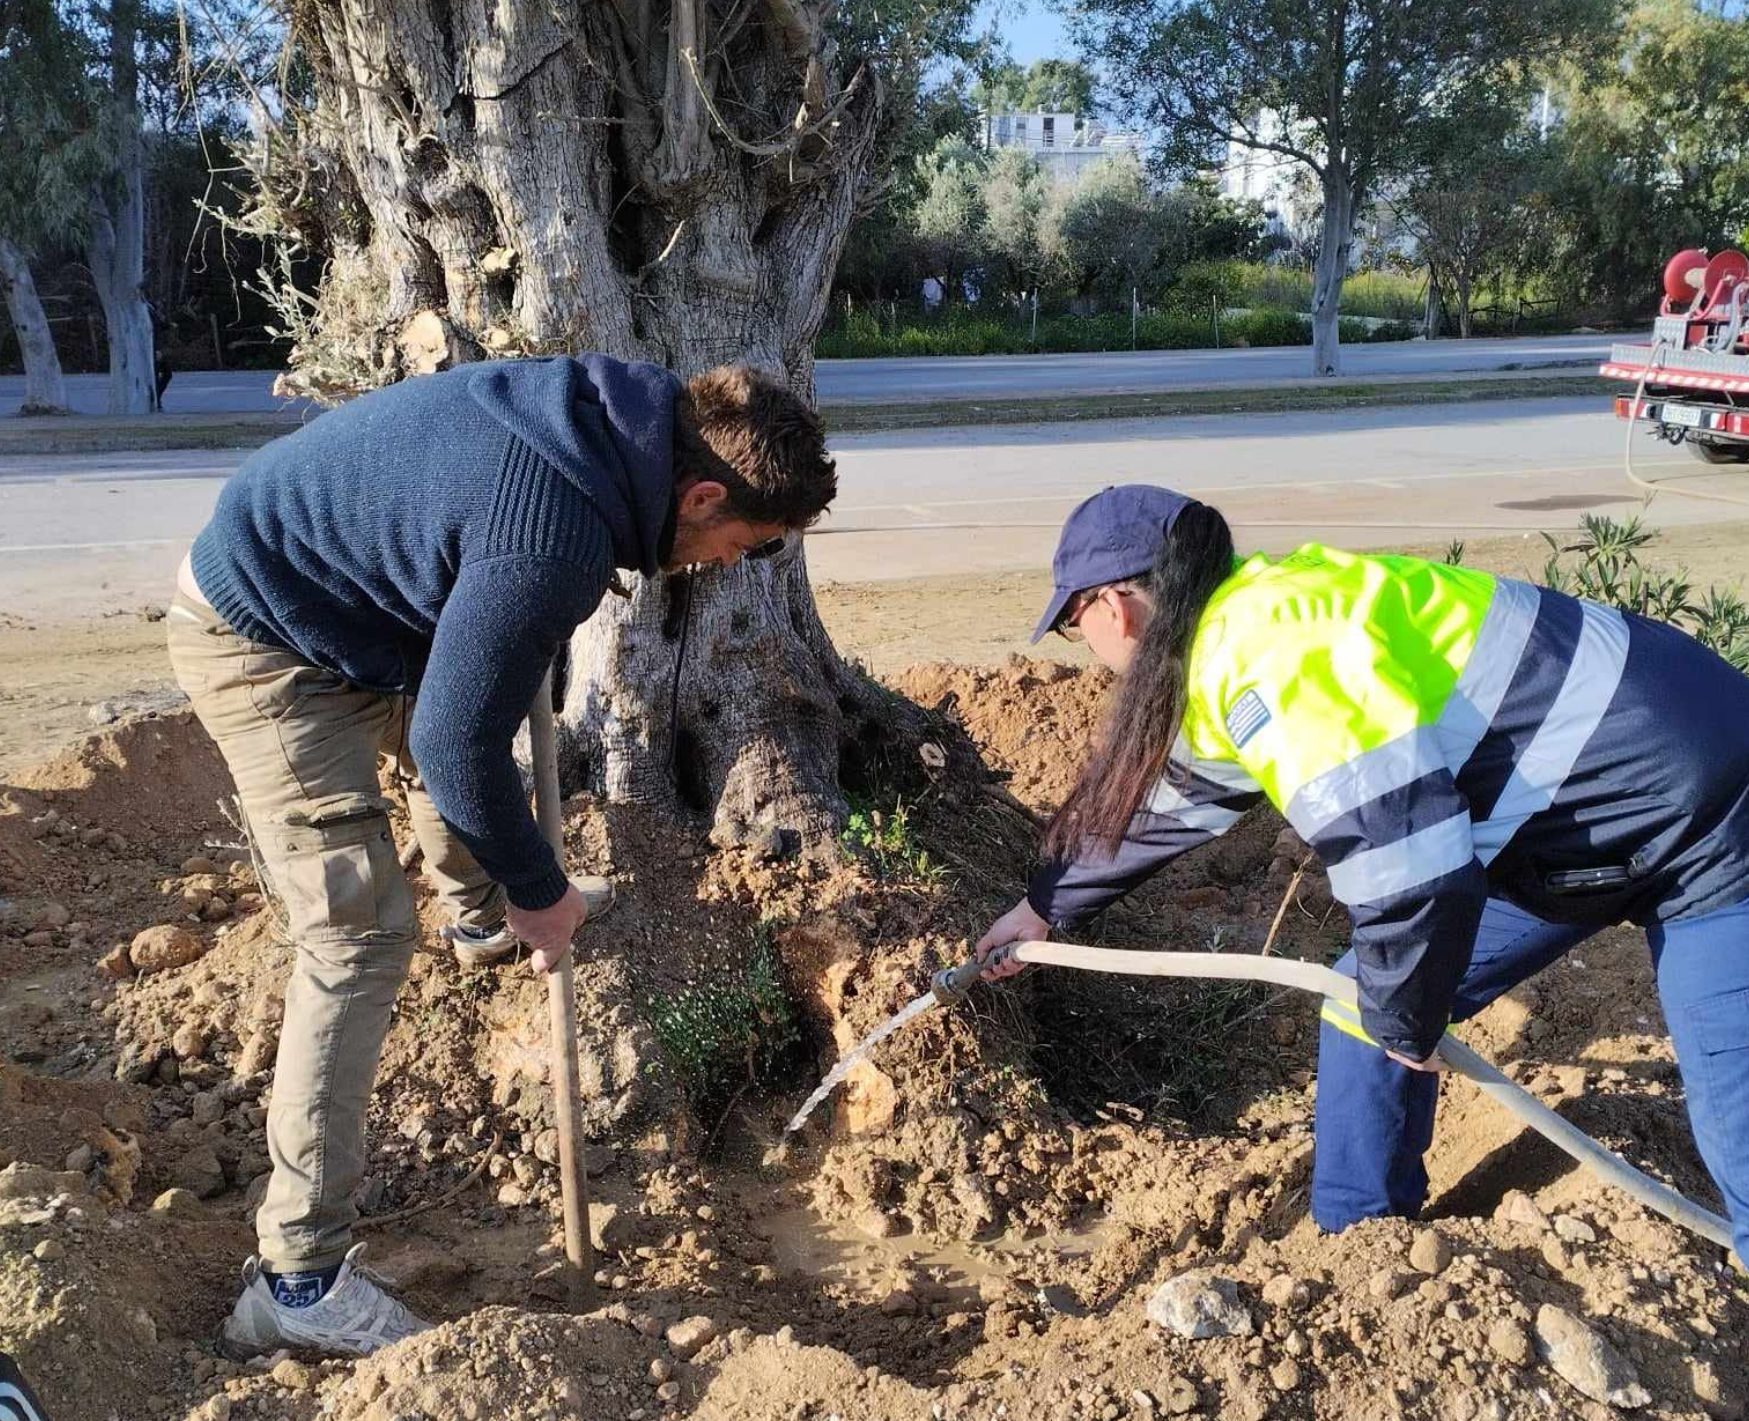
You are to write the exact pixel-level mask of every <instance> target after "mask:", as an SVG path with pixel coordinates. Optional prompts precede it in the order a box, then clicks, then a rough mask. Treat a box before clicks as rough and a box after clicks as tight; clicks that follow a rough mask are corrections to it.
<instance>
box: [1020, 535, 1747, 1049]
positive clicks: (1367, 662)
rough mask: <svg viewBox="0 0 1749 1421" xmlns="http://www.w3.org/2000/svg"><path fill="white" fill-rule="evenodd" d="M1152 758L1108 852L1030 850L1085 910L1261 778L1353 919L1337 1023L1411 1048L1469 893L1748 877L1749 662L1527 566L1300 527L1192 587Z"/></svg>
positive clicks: (1194, 833)
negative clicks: (1168, 755) (1184, 641)
mask: <svg viewBox="0 0 1749 1421" xmlns="http://www.w3.org/2000/svg"><path fill="white" fill-rule="evenodd" d="M1187 682H1188V685H1187V696H1186V704H1185V708H1184V719H1183V728H1182V730H1181V732H1180V735H1179V739H1178V742H1177V744H1176V745H1175V746H1174V747H1173V751H1172V763H1171V765H1170V767H1169V769H1168V772H1167V774H1166V776H1165V777H1164V778H1163V779H1162V780H1161V782H1160V783H1159V784H1158V785H1157V786H1156V787H1155V789H1154V790H1153V792H1152V794H1151V795H1150V796H1149V798H1148V799H1147V800H1146V801H1145V802H1144V804H1143V805H1142V807H1141V809H1140V810H1139V811H1138V813H1137V814H1136V816H1135V819H1134V820H1133V821H1132V823H1131V825H1130V828H1129V831H1128V832H1127V834H1126V835H1125V838H1124V841H1123V843H1122V844H1121V845H1119V847H1118V849H1117V851H1116V853H1114V854H1109V855H1108V854H1105V853H1103V852H1102V851H1100V850H1099V849H1097V848H1092V849H1088V850H1085V851H1084V852H1083V853H1082V854H1081V855H1079V856H1077V857H1076V858H1074V859H1072V860H1068V861H1063V862H1049V861H1047V862H1044V863H1041V864H1040V865H1039V866H1038V868H1037V869H1036V870H1035V872H1034V874H1033V876H1032V880H1031V883H1030V885H1029V890H1028V897H1029V899H1030V901H1031V903H1032V906H1033V908H1034V909H1035V910H1036V911H1037V912H1039V913H1040V914H1041V915H1042V916H1044V917H1045V918H1046V919H1047V920H1049V921H1051V922H1052V923H1056V924H1062V923H1068V922H1073V921H1077V920H1079V919H1082V918H1085V917H1087V916H1090V915H1091V914H1092V913H1094V912H1097V911H1098V910H1099V909H1101V908H1103V907H1104V906H1106V905H1107V904H1108V903H1110V902H1112V901H1113V900H1114V899H1116V898H1118V897H1119V896H1121V895H1122V894H1123V893H1125V892H1127V891H1128V890H1129V889H1130V888H1132V887H1134V886H1135V885H1136V884H1137V883H1139V882H1141V881H1142V880H1143V879H1145V878H1146V877H1148V876H1149V875H1151V874H1152V873H1154V872H1156V871H1157V870H1158V869H1159V868H1160V867H1161V866H1162V865H1163V864H1165V863H1166V862H1168V861H1169V860H1170V859H1172V858H1174V857H1176V856H1177V855H1178V854H1180V853H1182V852H1184V851H1185V850H1186V849H1190V848H1194V847H1196V846H1197V845H1199V844H1201V843H1204V842H1207V841H1208V840H1209V839H1210V838H1212V837H1214V836H1215V835H1217V834H1221V833H1223V832H1225V831H1226V830H1227V829H1228V828H1230V827H1231V826H1232V824H1233V823H1235V822H1236V821H1237V820H1238V819H1239V817H1240V816H1241V815H1242V814H1243V813H1244V812H1245V811H1246V810H1247V809H1248V808H1250V807H1251V806H1252V805H1254V804H1256V803H1258V802H1259V801H1260V800H1261V799H1263V798H1265V797H1267V798H1268V800H1269V801H1270V803H1272V804H1274V805H1275V807H1276V808H1277V809H1279V810H1280V811H1281V812H1282V813H1283V814H1284V815H1285V816H1286V817H1287V820H1288V822H1289V823H1290V824H1292V825H1293V826H1294V828H1295V829H1296V830H1297V831H1298V833H1299V834H1300V835H1301V837H1302V838H1304V839H1305V840H1306V842H1307V843H1308V844H1309V845H1310V846H1311V847H1312V849H1313V850H1314V851H1315V852H1316V853H1317V855H1318V856H1319V858H1320V859H1321V860H1322V862H1323V864H1324V866H1325V868H1326V869H1327V871H1328V873H1329V876H1330V888H1331V892H1332V893H1333V894H1334V896H1335V897H1336V898H1337V899H1338V900H1339V901H1341V902H1342V903H1343V904H1344V905H1346V906H1347V908H1348V909H1349V912H1350V915H1351V917H1352V919H1353V922H1354V948H1355V952H1356V956H1357V959H1358V963H1359V967H1358V975H1359V986H1360V1001H1361V1008H1360V1013H1359V1018H1358V1020H1355V1019H1353V1018H1352V1016H1351V1017H1350V1018H1349V1019H1348V1020H1346V1021H1344V1022H1341V1023H1339V1024H1341V1025H1344V1026H1345V1027H1346V1028H1348V1029H1351V1030H1353V1031H1354V1032H1355V1033H1356V1034H1361V1035H1366V1036H1368V1037H1369V1038H1370V1039H1373V1040H1375V1041H1377V1042H1379V1043H1381V1044H1383V1045H1386V1046H1389V1047H1391V1048H1392V1049H1394V1050H1400V1051H1403V1052H1405V1053H1407V1054H1410V1055H1413V1056H1415V1057H1421V1056H1425V1055H1426V1054H1427V1053H1428V1052H1429V1051H1430V1050H1431V1049H1432V1047H1433V1045H1434V1043H1435V1042H1436V1041H1437V1040H1438V1037H1439V1035H1440V1033H1441V1032H1442V1031H1443V1030H1444V1027H1445V1024H1446V1021H1447V1019H1448V1017H1449V1015H1450V1010H1451V1004H1452V999H1453V996H1454V994H1455V991H1456V988H1457V984H1458V981H1459V979H1460V978H1461V977H1462V975H1463V973H1464V970H1465V968H1466V967H1467V965H1468V963H1469V957H1470V952H1471V949H1472V947H1473V945H1474V941H1475V931H1476V924H1477V922H1478V920H1479V918H1480V916H1481V911H1482V907H1483V905H1484V903H1485V902H1486V901H1487V899H1488V898H1489V897H1490V896H1501V897H1505V898H1508V899H1510V900H1512V901H1513V902H1515V903H1517V904H1519V905H1520V906H1521V907H1523V908H1525V909H1526V910H1527V911H1529V912H1532V913H1534V914H1537V915H1538V916H1540V917H1543V918H1545V919H1547V920H1549V921H1555V922H1581V923H1591V924H1597V925H1603V924H1607V923H1612V922H1620V921H1622V920H1623V919H1624V918H1626V919H1633V920H1636V921H1642V922H1646V921H1653V920H1661V919H1668V918H1672V917H1678V916H1688V915H1693V914H1698V913H1703V912H1708V911H1712V910H1713V909H1715V908H1721V907H1726V906H1729V905H1731V904H1733V903H1736V902H1739V901H1741V900H1743V899H1744V898H1749V678H1746V677H1744V676H1743V675H1742V674H1741V673H1739V672H1737V671H1736V670H1734V669H1733V668H1732V667H1730V666H1729V665H1727V664H1726V663H1725V662H1724V661H1722V660H1720V658H1718V657H1717V656H1715V655H1714V654H1713V653H1712V652H1710V651H1708V650H1706V649H1705V648H1704V647H1702V646H1700V645H1699V644H1698V643H1697V642H1695V641H1694V640H1693V639H1692V638H1690V637H1688V636H1687V635H1686V634H1685V633H1683V632H1681V631H1679V630H1676V629H1674V628H1672V627H1668V626H1665V625H1663V624H1661V623H1656V622H1651V621H1647V620H1645V619H1643V618H1640V617H1636V616H1632V615H1628V614H1624V613H1622V612H1618V611H1616V610H1614V609H1611V608H1607V607H1602V606H1598V605H1596V604H1594V603H1588V602H1582V601H1579V600H1577V599H1575V598H1572V597H1568V596H1565V595H1563V594H1561V593H1558V592H1553V591H1550V590H1548V589H1544V588H1537V587H1533V586H1531V585H1530V584H1528V583H1523V582H1516V581H1513V580H1510V579H1507V578H1498V577H1494V576H1491V575H1490V574H1487V573H1483V572H1477V571H1473V570H1471V569H1467V568H1461V567H1449V566H1445V565H1443V564H1439V563H1429V562H1424V561H1421V560H1419V559H1416V558H1405V557H1365V556H1357V555H1355V554H1351V553H1344V552H1339V551H1337V550H1335V549H1332V548H1326V547H1322V546H1320V545H1318V544H1308V545H1307V546H1305V547H1302V548H1300V549H1299V550H1298V551H1297V552H1294V553H1293V554H1291V555H1289V556H1288V557H1285V558H1282V559H1281V560H1280V561H1272V560H1271V559H1269V558H1267V557H1264V556H1261V555H1259V556H1256V557H1252V558H1250V559H1248V560H1246V561H1245V562H1243V563H1242V564H1240V565H1239V566H1238V567H1237V568H1236V569H1235V570H1234V573H1233V575H1232V577H1231V578H1230V579H1228V581H1226V582H1225V583H1223V584H1222V585H1221V586H1220V587H1219V588H1218V589H1217V590H1216V592H1215V594H1214V596H1213V597H1212V598H1211V599H1210V601H1209V604H1208V606H1207V608H1206V609H1205V610H1204V613H1203V615H1202V618H1201V621H1200V622H1199V624H1198V628H1197V633H1196V636H1195V639H1194V642H1193V645H1192V650H1191V658H1190V665H1189V668H1188V676H1187Z"/></svg>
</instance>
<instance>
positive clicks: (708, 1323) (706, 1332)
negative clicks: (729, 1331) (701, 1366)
mask: <svg viewBox="0 0 1749 1421" xmlns="http://www.w3.org/2000/svg"><path fill="white" fill-rule="evenodd" d="M716 1335H717V1324H716V1323H715V1322H714V1321H713V1320H712V1319H710V1318H708V1317H705V1316H704V1315H703V1314H702V1313H701V1314H699V1315H698V1316H697V1317H687V1318H682V1319H681V1320H680V1321H679V1322H677V1323H675V1324H674V1326H672V1327H670V1328H669V1329H668V1347H669V1350H670V1351H672V1352H673V1353H674V1355H675V1356H676V1357H678V1358H680V1360H681V1361H683V1362H690V1361H691V1360H692V1359H693V1357H695V1356H696V1355H697V1354H698V1353H699V1351H701V1350H702V1349H703V1348H704V1347H705V1345H706V1344H707V1343H710V1342H712V1341H714V1340H715V1339H716Z"/></svg>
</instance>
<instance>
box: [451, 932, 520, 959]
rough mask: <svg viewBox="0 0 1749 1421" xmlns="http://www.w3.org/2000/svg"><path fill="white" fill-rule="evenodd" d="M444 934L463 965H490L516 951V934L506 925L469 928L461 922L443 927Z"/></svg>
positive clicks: (456, 957)
mask: <svg viewBox="0 0 1749 1421" xmlns="http://www.w3.org/2000/svg"><path fill="white" fill-rule="evenodd" d="M443 936H444V938H445V940H446V941H448V943H449V945H450V950H451V951H453V952H454V953H455V960H456V961H457V962H458V963H460V964H461V965H462V966H463V967H488V966H490V965H491V964H492V963H494V962H497V961H499V960H500V959H501V958H505V957H508V956H510V954H511V953H513V952H515V951H516V948H517V945H518V944H517V941H516V934H515V933H513V932H511V931H510V929H509V927H508V926H506V925H502V924H501V925H500V926H498V927H495V928H467V927H463V926H462V925H461V924H459V923H458V924H456V925H455V926H454V927H448V928H444V929H443Z"/></svg>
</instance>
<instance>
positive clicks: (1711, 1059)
mask: <svg viewBox="0 0 1749 1421" xmlns="http://www.w3.org/2000/svg"><path fill="white" fill-rule="evenodd" d="M1688 1017H1689V1020H1690V1022H1691V1023H1692V1025H1693V1028H1694V1041H1695V1045H1696V1046H1697V1047H1698V1048H1699V1050H1700V1055H1701V1060H1700V1062H1699V1066H1700V1069H1701V1071H1702V1072H1704V1073H1705V1076H1706V1094H1707V1107H1708V1109H1709V1111H1710V1113H1711V1114H1712V1117H1713V1118H1712V1121H1711V1131H1712V1133H1713V1134H1714V1135H1715V1136H1716V1137H1717V1138H1718V1139H1719V1141H1720V1142H1721V1144H1722V1145H1723V1147H1724V1150H1725V1152H1726V1156H1727V1159H1728V1160H1729V1161H1730V1163H1729V1165H1727V1168H1728V1169H1729V1170H1730V1171H1731V1172H1732V1173H1733V1174H1735V1175H1736V1179H1735V1181H1734V1182H1735V1183H1736V1185H1737V1187H1738V1188H1739V1189H1742V1188H1745V1187H1749V1185H1746V1183H1745V1179H1746V1178H1749V988H1745V989H1740V990H1738V991H1735V992H1722V993H1720V994H1719V995H1718V996H1716V997H1707V998H1705V999H1704V1000H1702V1001H1698V1002H1695V1003H1694V1004H1693V1005H1691V1006H1690V1007H1689V1008H1688Z"/></svg>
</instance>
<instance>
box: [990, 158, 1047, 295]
mask: <svg viewBox="0 0 1749 1421" xmlns="http://www.w3.org/2000/svg"><path fill="white" fill-rule="evenodd" d="M983 197H984V245H985V247H986V249H987V250H988V251H989V253H990V254H991V255H992V256H994V257H996V258H997V259H999V260H1000V262H1001V263H1002V265H1003V267H1004V268H1005V269H1006V272H1007V276H1008V281H1007V286H1008V291H1009V293H1010V294H1011V295H1014V296H1024V295H1026V294H1027V293H1028V292H1030V291H1036V290H1038V288H1039V287H1040V286H1041V285H1042V284H1043V283H1044V279H1045V275H1046V273H1047V272H1048V271H1049V270H1050V267H1051V264H1052V263H1051V253H1050V248H1049V246H1048V244H1047V243H1046V240H1045V214H1046V212H1047V210H1048V208H1049V205H1050V198H1051V180H1050V177H1049V176H1048V175H1047V174H1046V173H1045V170H1044V169H1043V168H1042V167H1040V166H1039V162H1038V159H1036V158H1034V157H1033V156H1032V154H1030V153H1028V152H1026V151H1025V150H1023V149H1020V148H1003V149H1001V150H999V151H998V152H997V153H996V155H995V156H994V157H993V158H992V159H991V160H990V168H989V172H988V174H987V175H986V177H985V179H984V192H983Z"/></svg>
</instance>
